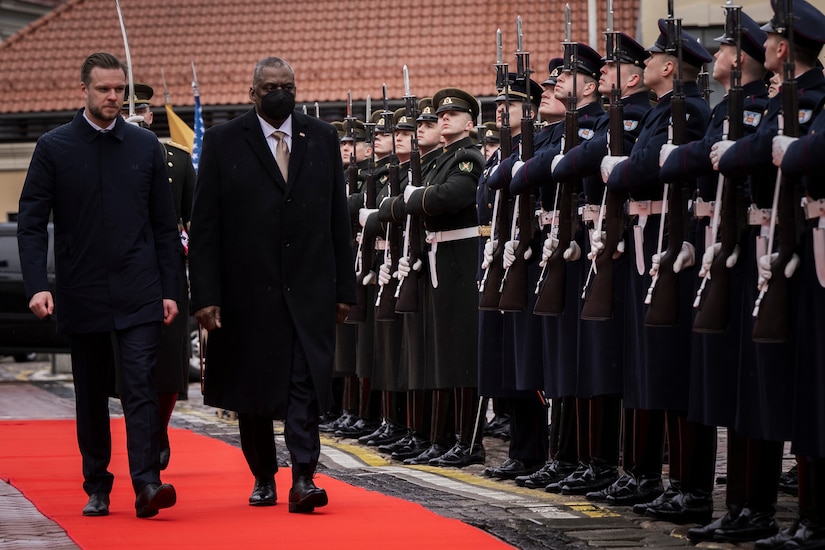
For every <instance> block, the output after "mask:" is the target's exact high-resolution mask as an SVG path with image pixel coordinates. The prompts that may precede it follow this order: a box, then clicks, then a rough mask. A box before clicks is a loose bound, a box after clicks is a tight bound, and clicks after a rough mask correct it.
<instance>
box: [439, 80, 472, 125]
mask: <svg viewBox="0 0 825 550" xmlns="http://www.w3.org/2000/svg"><path fill="white" fill-rule="evenodd" d="M433 105H435V106H436V109H435V112H436V113H443V112H444V111H459V112H462V113H470V117H472V118H473V120H475V118H476V117H477V116H478V101H477V100H476V98H475V97H473V96H472V94H469V93H467V92H465V91H464V90H459V89H458V88H442V89H441V90H438V91H437V92H436V93H435V94H433Z"/></svg>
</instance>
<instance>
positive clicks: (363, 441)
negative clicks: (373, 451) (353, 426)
mask: <svg viewBox="0 0 825 550" xmlns="http://www.w3.org/2000/svg"><path fill="white" fill-rule="evenodd" d="M388 426H389V424H386V423H385V424H381V425H379V426H378V428H376V429H375V431H373V432H370V433H368V434H366V435H362V436H361V437H359V438H358V443H361V444H364V445H366V444H367V441H369V440H371V439H376V438H378V437H380V436H381V435H383V434H384V432H386V431H387V427H388Z"/></svg>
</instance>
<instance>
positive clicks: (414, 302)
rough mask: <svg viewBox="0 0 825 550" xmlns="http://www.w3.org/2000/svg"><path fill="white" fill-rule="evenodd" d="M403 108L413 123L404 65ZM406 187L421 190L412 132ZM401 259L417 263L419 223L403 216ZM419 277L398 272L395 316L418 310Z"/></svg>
mask: <svg viewBox="0 0 825 550" xmlns="http://www.w3.org/2000/svg"><path fill="white" fill-rule="evenodd" d="M404 108H405V109H406V113H405V114H406V115H407V118H408V119H411V120H416V119H417V118H418V103H417V102H416V99H415V96H414V95H411V94H410V77H409V73H408V72H407V66H406V65H404ZM407 185H414V186H416V187H421V152H420V151H419V150H418V133H417V132H413V135H412V143H411V145H410V167H409V175H408V176H407ZM399 200H400V199H399ZM401 256H402V257H403V258H409V260H410V266H411V267H412V266H414V265H415V264H416V263H417V262H419V261H420V260H421V256H422V254H421V220H420V219H419V218H418V216H413V215H410V214H407V222H406V225H405V228H404V245H403V249H402V251H401ZM420 274H421V272H420V271H415V270H411V271H410V274H409V275H408V276H407V277H402V276H401V274H400V273H399V275H398V284H397V285H396V287H395V312H396V313H416V312H417V311H418V276H419V275H420ZM407 278H412V280H411V281H407Z"/></svg>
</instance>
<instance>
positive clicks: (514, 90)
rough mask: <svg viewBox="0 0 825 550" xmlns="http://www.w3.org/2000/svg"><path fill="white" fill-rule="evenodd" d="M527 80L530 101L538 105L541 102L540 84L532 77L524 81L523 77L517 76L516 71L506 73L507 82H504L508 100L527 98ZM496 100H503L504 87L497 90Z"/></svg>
mask: <svg viewBox="0 0 825 550" xmlns="http://www.w3.org/2000/svg"><path fill="white" fill-rule="evenodd" d="M527 82H529V83H530V84H529V86H530V89H529V93H530V98H529V99H530V103H532V104H533V105H535V106H536V107H538V105H539V103H541V93H542V91H543V90H542V89H541V86H539V85H538V83H536V82H535V81H534V80H532V79H530V80H528V81H525V80H524V79H523V78H517V77H516V73H509V74H508V75H507V83H506V84H505V86H506V87H507V95H508V96H509V98H510V101H526V100H527V99H528V97H527V93H528V90H527V85H526V84H527ZM496 101H504V88H502V89H501V90H499V91H498V97H496Z"/></svg>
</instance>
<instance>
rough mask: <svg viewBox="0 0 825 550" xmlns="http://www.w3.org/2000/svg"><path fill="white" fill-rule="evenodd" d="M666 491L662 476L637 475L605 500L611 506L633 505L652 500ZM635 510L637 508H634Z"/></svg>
mask: <svg viewBox="0 0 825 550" xmlns="http://www.w3.org/2000/svg"><path fill="white" fill-rule="evenodd" d="M663 491H664V488H663V487H662V478H661V477H658V476H656V477H640V478H639V477H636V476H633V480H632V481H630V482H629V483H627V484H626V485H625V486H624V487H620V488H617V490H616V491H615V492H614V493H613V494H612V495H608V496H607V497H606V498H605V500H604V501H605V502H606V503H607V504H609V505H611V506H631V505H633V504H638V503H641V502H650V501H651V500H654V499H655V498H656V497H657V496H659V495H661V494H662V492H663ZM634 511H635V510H634Z"/></svg>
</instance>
